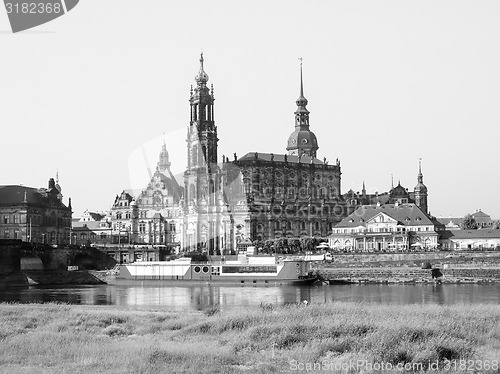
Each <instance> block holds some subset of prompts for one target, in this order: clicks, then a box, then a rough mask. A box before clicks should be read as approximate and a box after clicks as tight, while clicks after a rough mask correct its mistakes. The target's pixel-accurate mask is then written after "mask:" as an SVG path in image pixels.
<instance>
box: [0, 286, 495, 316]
mask: <svg viewBox="0 0 500 374" xmlns="http://www.w3.org/2000/svg"><path fill="white" fill-rule="evenodd" d="M303 300H307V301H308V302H310V303H320V304H324V303H332V302H335V301H350V302H367V303H376V304H398V305H405V304H458V303H466V304H474V303H486V304H500V285H476V284H473V285H472V284H464V285H446V284H445V285H435V284H429V285H377V284H372V285H335V286H308V287H305V286H302V287H297V286H276V287H272V286H269V287H242V286H208V285H196V286H194V285H193V286H182V287H156V286H155V287H153V286H151V287H148V286H106V285H104V286H78V287H29V288H11V289H3V290H0V301H6V302H21V303H46V302H63V303H70V304H87V305H121V306H128V307H140V308H141V307H148V308H150V307H161V308H166V309H171V310H203V309H205V308H206V307H209V306H214V305H219V306H220V307H221V308H222V309H227V308H231V307H237V306H238V307H241V306H243V307H250V308H256V307H258V306H259V305H260V304H261V303H271V304H278V305H284V304H294V303H299V302H301V301H303Z"/></svg>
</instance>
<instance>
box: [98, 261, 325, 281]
mask: <svg viewBox="0 0 500 374" xmlns="http://www.w3.org/2000/svg"><path fill="white" fill-rule="evenodd" d="M315 280H316V277H314V276H313V275H312V272H311V261H308V260H306V259H303V258H298V257H297V258H289V259H286V258H284V259H277V258H276V257H269V256H266V257H260V256H255V257H245V258H242V259H239V260H238V261H224V260H220V261H208V262H193V261H192V260H191V258H179V259H176V260H171V261H158V262H151V261H139V262H134V263H130V264H122V265H120V266H119V270H118V272H117V274H116V275H115V276H113V277H109V279H108V283H110V284H120V283H131V282H133V283H135V282H137V281H156V282H161V283H165V282H169V283H178V282H179V283H182V282H185V283H196V282H198V283H199V282H202V283H232V284H245V285H256V284H259V285H266V284H269V285H276V284H304V283H312V282H314V281H315Z"/></svg>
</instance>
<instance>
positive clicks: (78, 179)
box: [0, 0, 500, 218]
mask: <svg viewBox="0 0 500 374" xmlns="http://www.w3.org/2000/svg"><path fill="white" fill-rule="evenodd" d="M499 17H500V2H498V1H495V0H491V1H474V2H472V1H461V0H452V1H436V0H432V1H427V0H420V1H418V2H417V1H413V2H410V1H401V0H394V1H389V0H387V1H372V0H370V1H368V0H367V1H361V0H359V1H332V0H321V1H320V0H313V1H307V2H306V1H295V0H287V1H281V0H276V1H263V0H255V1H251V2H237V1H220V0H214V1H210V2H209V1H197V0H194V1H176V2H172V1H165V0H148V1H147V2H140V1H132V0H81V1H80V2H79V4H78V5H77V6H76V7H75V8H74V9H73V10H71V12H69V13H68V14H66V15H64V16H62V17H60V18H57V19H56V20H54V21H52V22H50V23H46V24H44V25H41V26H38V27H36V28H34V29H31V30H27V31H24V32H20V33H16V34H13V33H12V32H11V29H10V25H9V23H8V18H7V14H6V12H3V11H0V47H1V58H0V103H1V104H0V108H1V109H0V123H1V125H0V141H1V143H0V144H1V148H0V149H1V152H2V155H3V157H2V158H1V159H0V185H8V184H23V185H25V186H30V187H46V186H47V183H48V179H49V178H51V177H53V178H55V177H56V173H58V175H59V184H60V185H61V187H62V193H63V196H64V202H65V203H67V201H68V198H69V197H71V199H72V206H73V211H74V214H73V216H74V217H79V216H80V215H81V214H82V213H83V212H84V211H85V210H86V209H89V210H90V211H105V210H109V209H110V207H111V205H112V204H113V201H114V198H115V196H116V195H117V194H119V193H120V192H121V191H122V190H124V189H131V188H135V189H137V188H144V187H146V185H147V184H148V182H149V173H148V167H149V169H150V170H151V171H153V170H154V168H155V165H156V162H157V160H158V155H159V152H160V151H161V144H162V143H163V141H165V143H166V144H167V148H168V150H169V152H170V158H171V161H172V170H173V172H174V173H181V172H182V171H183V170H184V168H185V166H186V149H185V146H186V143H185V138H186V129H187V126H188V124H189V101H188V100H189V90H190V86H191V85H194V84H195V81H194V77H195V75H196V74H197V72H198V70H199V56H200V52H203V53H204V58H205V71H206V72H207V73H208V75H209V77H210V79H209V82H208V83H209V84H213V85H214V92H215V99H216V100H215V120H216V124H217V126H218V135H219V139H220V140H219V151H218V153H219V158H220V159H221V158H222V155H227V156H229V157H230V159H232V158H233V153H236V154H237V155H238V157H239V156H243V155H244V154H246V153H247V152H256V151H258V152H267V153H285V152H286V142H287V139H288V136H289V135H290V134H291V133H292V132H293V130H294V115H293V112H294V111H295V109H296V105H295V100H296V99H297V98H298V96H299V88H300V70H299V69H300V68H299V63H300V62H299V60H298V58H299V57H302V58H303V74H304V95H305V97H306V98H307V99H308V101H309V105H308V106H307V108H308V110H309V111H310V112H311V114H310V125H311V130H312V131H313V132H314V133H315V134H316V136H317V138H318V143H319V150H318V158H320V159H323V157H326V158H327V159H328V160H329V161H330V163H333V162H335V160H336V159H337V158H338V159H340V162H341V167H342V184H341V186H342V192H343V193H345V192H347V191H348V190H349V189H353V190H354V191H360V190H361V188H362V184H363V182H364V183H365V185H366V189H367V192H369V193H374V192H375V191H378V192H383V191H388V190H389V189H390V187H391V178H393V179H394V183H395V184H397V183H398V181H401V184H402V185H403V186H405V187H407V188H409V189H410V190H413V187H414V186H415V185H416V183H417V173H418V162H419V159H420V158H421V159H422V172H423V174H424V183H425V184H426V186H427V187H428V190H429V197H428V202H429V210H430V212H431V213H432V214H433V215H435V216H438V217H439V216H441V217H449V216H454V217H456V216H463V215H465V214H467V213H473V212H475V211H476V210H477V209H482V210H483V211H484V212H486V213H488V214H490V215H491V216H492V217H493V218H500V198H499V197H498V191H500V173H498V166H497V162H498V160H499V154H500V151H499V147H498V144H499V138H500V137H499V135H500V130H499V127H498V125H499V123H500V110H499V108H500V106H499V103H500V68H499V66H500V48H499V46H500V22H498V19H499Z"/></svg>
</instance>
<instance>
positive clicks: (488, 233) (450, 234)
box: [441, 229, 500, 239]
mask: <svg viewBox="0 0 500 374" xmlns="http://www.w3.org/2000/svg"><path fill="white" fill-rule="evenodd" d="M441 236H442V238H443V239H500V229H479V230H445V231H443V232H442V233H441Z"/></svg>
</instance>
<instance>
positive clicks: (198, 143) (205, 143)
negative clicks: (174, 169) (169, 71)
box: [187, 53, 219, 170]
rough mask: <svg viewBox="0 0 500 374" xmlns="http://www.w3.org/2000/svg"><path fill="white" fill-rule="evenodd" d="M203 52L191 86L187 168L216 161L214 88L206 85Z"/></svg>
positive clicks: (198, 166)
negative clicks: (193, 85)
mask: <svg viewBox="0 0 500 374" xmlns="http://www.w3.org/2000/svg"><path fill="white" fill-rule="evenodd" d="M203 61H204V60H203V53H202V54H201V57H200V71H199V73H198V75H196V78H195V80H196V87H195V89H194V90H193V89H192V88H191V94H190V97H189V103H190V106H191V120H190V122H189V129H188V139H187V141H188V145H189V148H188V170H196V169H198V168H206V167H207V165H208V164H210V163H214V164H215V163H217V142H218V140H219V139H217V126H215V120H214V100H215V99H214V90H213V86H212V88H211V89H210V90H209V89H208V87H207V82H208V74H207V73H205V70H204V68H203Z"/></svg>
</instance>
